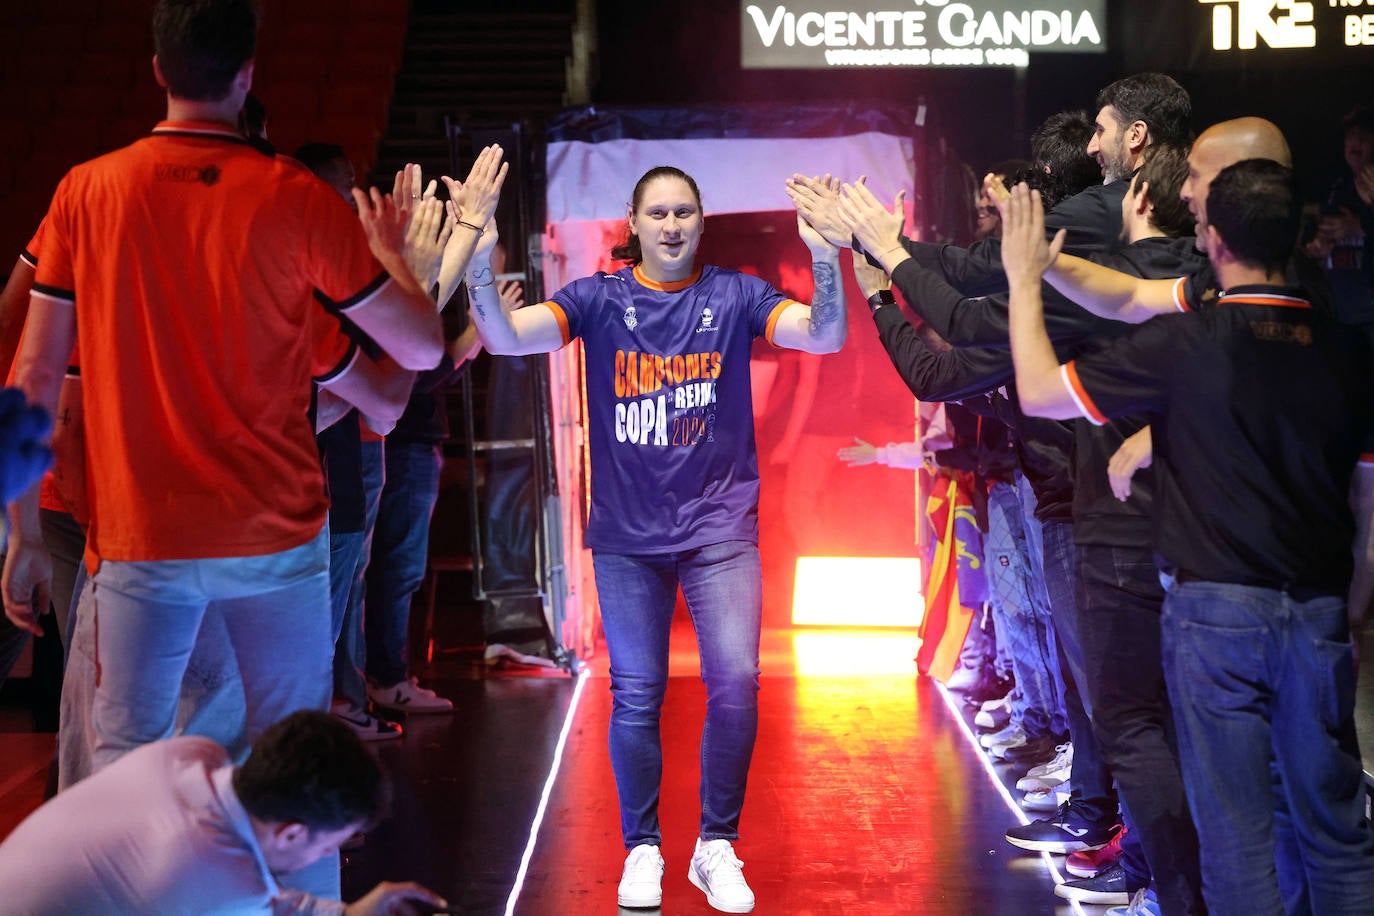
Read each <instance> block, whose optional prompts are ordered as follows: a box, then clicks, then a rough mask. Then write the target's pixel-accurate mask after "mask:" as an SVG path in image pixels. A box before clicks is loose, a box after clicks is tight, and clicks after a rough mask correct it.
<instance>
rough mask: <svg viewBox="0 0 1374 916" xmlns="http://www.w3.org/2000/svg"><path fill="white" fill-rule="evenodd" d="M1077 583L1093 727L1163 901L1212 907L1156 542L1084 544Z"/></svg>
mask: <svg viewBox="0 0 1374 916" xmlns="http://www.w3.org/2000/svg"><path fill="white" fill-rule="evenodd" d="M1077 593H1078V595H1077V597H1078V616H1079V636H1080V639H1081V640H1082V643H1083V657H1084V665H1085V669H1086V678H1085V680H1086V681H1087V683H1086V685H1085V686H1086V688H1087V693H1088V699H1089V705H1090V706H1091V708H1092V724H1093V731H1094V732H1095V733H1096V734H1097V737H1098V741H1099V742H1100V743H1101V745H1102V749H1103V753H1104V755H1105V757H1106V759H1107V764H1108V766H1109V768H1110V769H1111V771H1112V775H1113V776H1115V777H1116V783H1117V789H1118V791H1119V792H1120V794H1121V798H1122V801H1123V803H1124V807H1126V808H1127V809H1128V810H1129V812H1130V816H1131V820H1132V821H1133V823H1134V829H1135V832H1138V833H1139V839H1140V845H1141V847H1142V849H1143V850H1144V854H1145V858H1146V861H1147V862H1148V863H1149V869H1150V872H1151V873H1152V874H1153V877H1154V881H1155V889H1156V892H1157V893H1158V895H1159V904H1160V909H1161V910H1162V911H1163V913H1164V914H1166V916H1174V914H1196V913H1204V912H1206V908H1205V906H1204V904H1203V902H1202V879H1201V873H1200V870H1199V865H1198V842H1197V832H1196V830H1194V828H1193V821H1192V817H1191V815H1190V814H1189V812H1188V800H1187V797H1186V796H1185V794H1184V788H1183V777H1182V775H1181V773H1180V770H1179V764H1178V746H1177V743H1176V740H1175V734H1174V722H1173V713H1172V711H1171V709H1170V706H1169V695H1168V692H1167V690H1166V689H1165V684H1164V665H1163V661H1162V656H1161V654H1160V623H1159V621H1160V611H1161V609H1162V607H1163V604H1164V589H1163V588H1162V587H1161V586H1160V584H1159V570H1158V568H1157V567H1156V566H1155V563H1154V557H1153V555H1152V553H1151V551H1150V549H1149V548H1148V547H1146V548H1131V547H1110V546H1100V545H1091V544H1087V545H1083V544H1080V545H1079V546H1078V582H1077Z"/></svg>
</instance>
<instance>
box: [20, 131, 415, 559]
mask: <svg viewBox="0 0 1374 916" xmlns="http://www.w3.org/2000/svg"><path fill="white" fill-rule="evenodd" d="M390 282H391V281H390V278H389V277H388V276H387V275H386V273H385V272H384V271H383V270H382V268H381V266H380V265H379V264H378V263H377V262H376V260H375V259H374V258H373V257H372V254H371V252H370V251H369V249H368V245H367V239H366V237H365V235H364V233H363V231H362V228H361V226H360V224H359V223H358V219H357V216H356V215H355V214H354V213H353V211H352V210H351V209H350V208H349V207H348V206H347V204H345V203H344V201H343V199H342V198H341V197H340V196H339V195H338V194H337V193H335V192H334V191H333V190H331V189H330V188H329V187H328V185H326V184H324V183H323V182H321V181H319V180H318V179H316V178H315V177H314V176H312V175H310V174H309V173H308V172H306V171H304V170H303V169H301V168H299V167H298V166H296V165H294V164H292V163H289V162H285V161H282V160H279V159H275V158H272V157H270V156H266V155H264V154H262V153H260V152H258V151H257V150H256V149H254V148H253V147H251V146H249V145H248V144H247V143H246V142H244V141H243V140H242V138H240V137H239V136H238V134H237V133H235V132H234V131H233V130H232V129H231V128H229V127H228V126H227V125H223V124H214V123H200V122H196V123H190V122H163V123H161V124H159V125H158V126H157V127H156V128H155V129H154V131H153V134H152V136H150V137H147V138H145V139H143V140H140V141H138V142H136V143H134V144H132V145H130V146H127V147H125V148H123V149H121V150H117V151H115V152H113V153H110V154H108V155H105V156H101V157H100V158H98V159H94V160H92V161H90V162H87V163H84V164H82V165H79V166H77V167H76V168H74V169H72V171H71V172H69V173H68V174H67V176H66V177H65V178H64V179H63V180H62V183H61V184H60V185H59V186H58V188H57V193H56V195H55V196H54V198H53V202H52V206H51V209H50V210H49V212H48V225H47V230H46V233H45V238H44V239H43V247H42V251H41V256H40V258H39V263H38V269H37V275H36V278H35V283H34V295H35V296H39V297H46V298H48V299H50V300H54V301H57V302H60V303H67V304H71V303H74V304H75V308H76V325H77V338H78V339H79V340H80V341H81V361H82V370H81V374H82V387H83V394H84V398H85V416H86V430H87V434H86V442H87V468H88V474H89V478H88V489H89V491H90V496H91V526H90V530H89V536H88V542H87V543H88V558H87V559H88V563H90V564H91V565H92V566H93V567H94V565H95V564H96V563H98V561H99V560H100V559H108V560H130V561H137V560H170V559H196V558H206V557H229V556H255V555H262V554H268V553H276V552H279V551H283V550H288V549H291V548H293V547H298V546H300V545H302V544H304V543H306V542H308V541H309V540H310V539H311V538H313V537H314V536H315V535H317V534H318V533H319V531H320V528H321V527H322V526H323V525H324V521H325V511H326V507H327V500H326V497H325V492H324V483H323V478H322V475H321V472H320V462H319V453H318V451H317V449H316V446H315V438H314V435H313V430H312V429H311V424H310V421H309V419H308V417H307V411H308V409H309V406H310V398H311V382H312V380H323V379H332V378H337V377H338V375H339V374H341V373H343V372H347V371H348V370H349V368H350V367H351V366H352V365H353V361H354V360H355V359H356V357H357V350H356V347H354V346H353V345H352V344H351V343H350V342H349V341H348V339H347V337H345V336H344V335H343V333H342V331H341V330H340V329H339V325H338V321H337V319H336V318H335V317H333V316H332V315H329V314H328V313H327V312H325V311H324V309H323V308H322V307H321V306H320V305H319V304H318V303H317V301H316V299H315V293H316V292H318V293H320V294H321V295H323V296H325V297H326V298H328V299H329V300H332V301H333V302H334V303H337V307H338V308H339V309H340V310H347V309H349V308H352V307H356V306H359V305H361V304H362V303H364V302H365V301H367V300H368V299H370V298H371V297H373V296H374V295H376V294H377V293H378V292H379V291H380V290H381V289H382V288H383V287H384V286H385V284H387V283H390Z"/></svg>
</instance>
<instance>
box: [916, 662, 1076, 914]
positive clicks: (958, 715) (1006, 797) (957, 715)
mask: <svg viewBox="0 0 1374 916" xmlns="http://www.w3.org/2000/svg"><path fill="white" fill-rule="evenodd" d="M931 680H932V681H933V682H934V684H935V686H936V687H938V688H939V690H940V696H942V697H944V700H945V705H946V706H948V707H949V712H950V715H952V716H953V717H954V721H956V722H958V723H959V730H960V731H962V732H963V733H964V738H965V739H966V740H967V741H968V743H969V746H970V747H972V748H973V750H974V756H975V757H977V758H978V761H979V763H981V764H982V765H983V772H985V773H987V776H988V781H989V782H991V783H992V784H993V786H994V787H996V789H997V792H998V794H1000V795H1001V796H1002V800H1003V801H1005V802H1006V803H1007V808H1008V809H1009V810H1010V811H1011V813H1012V814H1014V815H1015V816H1016V819H1017V820H1018V821H1019V822H1021V823H1022V824H1029V823H1030V818H1028V817H1026V812H1025V811H1023V810H1022V809H1021V806H1020V805H1018V804H1017V803H1016V799H1014V798H1012V796H1011V793H1010V792H1008V791H1007V787H1006V785H1004V784H1003V782H1002V778H1001V777H1000V776H998V775H997V771H996V770H994V769H993V768H992V761H991V760H989V759H988V755H987V752H986V751H984V750H983V746H982V745H981V744H979V743H978V737H977V736H976V735H975V734H974V733H973V730H972V729H971V728H969V727H968V723H967V722H965V721H964V714H963V711H962V710H961V709H960V708H959V704H960V703H962V702H963V700H962V699H960V698H957V697H955V696H954V695H953V694H952V693H950V691H949V690H947V689H946V688H945V685H944V684H942V683H940V682H939V681H937V680H935V679H934V678H931ZM1040 858H1041V859H1043V860H1044V862H1045V867H1046V868H1048V869H1049V870H1050V875H1052V876H1053V877H1054V883H1055V884H1063V883H1064V881H1065V880H1066V879H1065V878H1064V875H1063V873H1062V872H1060V871H1059V866H1058V865H1057V864H1056V863H1055V861H1054V858H1053V857H1052V856H1051V855H1050V854H1049V853H1048V852H1042V853H1040ZM1065 902H1066V903H1068V904H1069V906H1070V907H1071V908H1072V910H1073V912H1074V913H1076V914H1077V916H1086V911H1085V910H1084V909H1083V905H1082V904H1081V903H1079V902H1078V901H1077V900H1067V901H1065Z"/></svg>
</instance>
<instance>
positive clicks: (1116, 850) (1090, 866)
mask: <svg viewBox="0 0 1374 916" xmlns="http://www.w3.org/2000/svg"><path fill="white" fill-rule="evenodd" d="M1125 835H1126V827H1125V825H1123V824H1117V825H1116V833H1115V834H1113V835H1112V841H1111V842H1110V843H1108V844H1107V845H1106V846H1103V847H1102V848H1101V849H1085V850H1083V851H1082V852H1071V853H1069V856H1068V858H1067V859H1065V860H1064V868H1065V869H1066V870H1067V871H1068V873H1069V874H1071V875H1073V876H1075V877H1077V878H1095V877H1097V874H1098V872H1100V871H1102V870H1103V869H1104V868H1106V867H1107V866H1108V865H1111V864H1112V863H1114V862H1115V861H1116V860H1117V859H1119V858H1121V838H1122V837H1123V836H1125Z"/></svg>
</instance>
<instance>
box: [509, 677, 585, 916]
mask: <svg viewBox="0 0 1374 916" xmlns="http://www.w3.org/2000/svg"><path fill="white" fill-rule="evenodd" d="M586 683H587V669H586V668H585V667H584V668H583V669H582V670H581V671H580V672H578V675H577V687H576V688H574V689H573V695H572V702H570V703H569V704H568V714H567V715H566V716H565V717H564V718H563V730H562V731H561V732H559V733H558V744H557V746H556V747H555V748H554V750H553V763H552V764H550V766H549V776H548V778H547V779H545V780H544V792H543V794H541V795H540V796H539V807H538V808H537V809H536V810H535V812H534V820H533V821H532V822H531V823H530V838H529V840H528V841H527V842H526V843H525V854H524V855H523V856H521V857H520V870H519V871H518V872H516V873H515V885H514V886H513V887H512V888H511V889H510V897H508V898H506V916H514V913H515V902H516V901H517V900H519V899H520V891H521V890H522V889H524V887H525V875H526V873H527V872H528V871H529V870H530V859H532V858H533V857H534V844H535V841H536V840H537V839H538V838H539V825H540V824H542V823H544V812H545V810H547V809H548V807H549V796H550V795H551V794H552V793H553V784H554V783H555V782H556V781H557V780H558V768H559V766H560V765H561V764H562V762H563V748H564V747H565V746H566V745H567V743H568V732H570V731H572V722H573V717H574V716H575V715H577V704H578V701H579V700H581V699H582V688H583V687H584V686H586Z"/></svg>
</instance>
